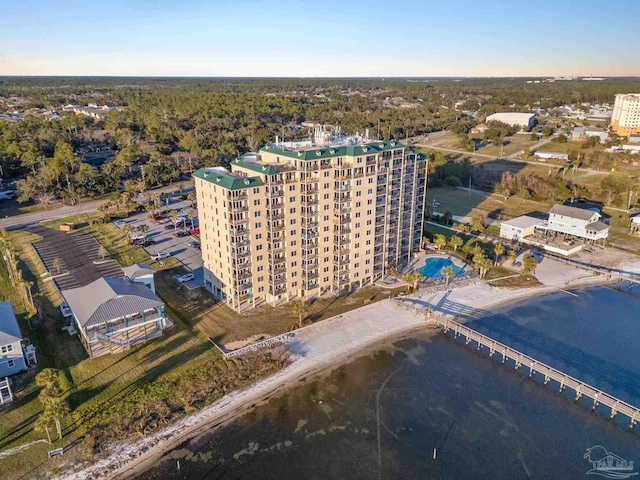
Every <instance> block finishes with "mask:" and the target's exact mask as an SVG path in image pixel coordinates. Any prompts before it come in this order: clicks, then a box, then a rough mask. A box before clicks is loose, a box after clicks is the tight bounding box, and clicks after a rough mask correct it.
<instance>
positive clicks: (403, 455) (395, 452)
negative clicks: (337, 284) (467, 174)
mask: <svg viewBox="0 0 640 480" xmlns="http://www.w3.org/2000/svg"><path fill="white" fill-rule="evenodd" d="M638 312H640V298H638V296H633V295H630V294H627V293H621V292H617V291H614V290H612V289H610V288H606V287H598V288H590V289H586V290H580V291H578V297H576V298H574V297H571V296H569V295H566V294H564V293H558V294H552V295H547V296H544V297H538V298H532V299H528V300H525V301H523V302H519V303H515V304H513V305H509V306H506V307H504V308H501V309H499V310H497V311H495V312H480V316H479V318H478V319H476V320H474V321H472V322H471V326H473V327H474V328H477V329H478V330H480V331H482V332H483V333H485V334H487V335H490V336H492V337H494V338H496V339H498V340H500V341H502V342H504V343H507V344H509V345H511V346H513V347H515V348H518V349H520V350H522V351H524V352H525V353H528V354H530V355H532V356H534V357H536V358H538V359H540V360H542V361H545V362H547V363H550V364H552V365H553V366H555V367H557V368H560V369H563V370H566V371H567V373H570V374H572V375H574V376H576V377H578V378H581V379H583V380H585V381H588V382H590V383H592V384H594V385H596V386H598V387H600V388H603V389H605V390H607V391H609V393H613V394H615V395H618V396H620V397H621V398H623V399H624V400H626V401H629V402H631V403H634V404H636V405H640V362H638V344H639V343H640V340H639V339H640V315H639V314H638ZM541 383H542V382H541V379H537V378H535V377H534V378H533V379H530V378H529V377H528V372H527V370H526V369H525V370H524V372H523V371H520V370H518V371H516V370H514V369H512V368H505V366H503V365H502V364H501V363H500V362H499V360H496V359H493V360H492V359H489V358H488V357H487V355H486V353H484V354H483V353H482V352H480V353H479V352H478V351H477V350H476V349H475V348H470V347H466V346H464V343H463V342H460V341H459V340H455V339H453V338H452V337H447V336H445V335H443V334H438V335H435V336H430V335H429V334H428V332H425V333H419V334H417V335H415V336H413V337H411V338H408V339H405V340H402V341H397V342H394V343H393V344H389V345H387V346H385V347H380V348H379V349H377V350H376V351H375V352H374V353H372V354H371V355H368V356H365V357H363V358H360V359H358V360H356V361H352V362H351V363H348V364H346V365H342V366H340V367H338V368H336V369H334V370H333V371H331V372H330V373H329V374H326V375H324V376H323V377H322V378H319V379H317V380H314V381H311V382H306V383H301V384H300V385H299V386H297V387H295V388H294V389H292V390H290V391H289V392H287V393H286V394H284V395H281V396H279V397H277V398H272V399H270V400H269V401H268V402H266V403H265V404H264V405H260V406H257V407H256V408H255V409H254V410H253V411H251V412H250V413H248V414H246V415H244V416H242V417H241V418H239V419H238V420H236V421H234V422H233V423H231V424H230V425H228V426H226V427H224V428H221V429H219V430H215V431H213V432H210V433H208V434H205V435H202V436H201V437H199V438H197V439H194V440H192V441H190V442H187V443H185V444H184V445H182V446H180V447H179V448H178V449H175V450H174V451H172V452H170V453H168V454H167V455H165V457H164V458H163V459H162V460H161V461H159V462H158V463H157V464H156V465H155V466H154V467H153V468H152V469H150V470H149V471H147V472H145V473H144V474H143V475H142V477H143V478H154V479H155V478H157V479H161V478H162V479H164V478H212V479H214V478H215V479H217V478H220V479H227V478H228V479H239V478H250V479H270V478H277V479H307V478H308V479H327V478H330V479H333V478H335V479H343V478H347V479H350V480H354V479H372V478H384V479H413V478H416V479H431V478H437V479H475V478H478V479H499V480H501V479H505V480H507V479H509V480H510V479H519V478H523V479H524V478H542V479H572V478H594V477H593V476H591V475H589V476H587V475H586V472H587V471H588V470H589V469H590V468H591V464H590V463H589V462H588V461H587V460H586V459H585V458H583V457H584V454H585V453H586V449H587V448H588V447H592V446H594V445H602V446H604V447H605V448H606V449H607V450H608V451H610V452H614V453H615V454H617V455H619V456H621V457H623V458H625V459H627V460H633V461H634V463H635V464H636V465H638V466H640V436H639V435H638V433H637V431H630V430H629V428H628V424H629V421H628V419H627V418H626V417H623V416H621V415H619V416H618V417H616V419H614V420H613V421H611V420H609V419H608V416H609V415H608V414H609V412H608V409H604V408H601V409H598V410H596V411H595V412H593V411H592V410H591V408H590V402H589V401H588V400H585V401H583V402H577V403H576V402H573V395H572V393H571V392H568V391H567V392H565V393H564V394H560V393H559V392H558V388H557V384H553V383H551V384H550V385H547V386H543V385H541ZM639 427H640V426H636V428H639ZM434 449H436V452H437V458H436V459H435V460H434V459H433V452H434ZM178 461H179V462H180V469H179V470H178V468H177V464H178ZM636 471H637V469H636ZM595 478H597V477H595Z"/></svg>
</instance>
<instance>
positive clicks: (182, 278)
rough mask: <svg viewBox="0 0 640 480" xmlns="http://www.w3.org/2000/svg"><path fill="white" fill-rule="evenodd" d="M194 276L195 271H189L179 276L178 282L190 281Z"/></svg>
mask: <svg viewBox="0 0 640 480" xmlns="http://www.w3.org/2000/svg"><path fill="white" fill-rule="evenodd" d="M194 278H196V277H195V275H194V274H193V273H187V274H186V275H182V276H180V277H178V283H184V282H190V281H191V280H193V279H194Z"/></svg>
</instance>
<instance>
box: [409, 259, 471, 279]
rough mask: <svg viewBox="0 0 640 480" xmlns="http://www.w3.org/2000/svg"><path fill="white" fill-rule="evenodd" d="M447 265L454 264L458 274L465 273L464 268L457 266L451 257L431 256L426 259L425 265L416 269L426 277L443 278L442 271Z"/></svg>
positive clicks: (454, 269) (455, 271)
mask: <svg viewBox="0 0 640 480" xmlns="http://www.w3.org/2000/svg"><path fill="white" fill-rule="evenodd" d="M447 266H452V267H453V271H454V273H455V274H456V275H461V274H463V273H464V268H462V267H459V266H457V265H456V264H455V263H453V262H452V261H451V259H450V258H449V257H429V258H427V259H426V261H425V263H424V265H423V266H422V267H420V268H417V269H416V271H417V272H419V273H420V274H422V275H423V276H425V277H429V278H442V277H443V275H442V273H440V272H441V271H442V268H443V267H447Z"/></svg>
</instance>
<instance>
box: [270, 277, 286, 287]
mask: <svg viewBox="0 0 640 480" xmlns="http://www.w3.org/2000/svg"><path fill="white" fill-rule="evenodd" d="M269 283H270V284H272V285H275V286H276V287H278V286H280V285H286V284H287V279H286V277H280V278H274V277H269Z"/></svg>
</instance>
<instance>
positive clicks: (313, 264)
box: [302, 257, 318, 270]
mask: <svg viewBox="0 0 640 480" xmlns="http://www.w3.org/2000/svg"><path fill="white" fill-rule="evenodd" d="M316 258H317V257H316ZM302 268H304V269H305V270H309V269H314V268H318V261H317V260H310V259H308V260H306V261H305V262H303V264H302Z"/></svg>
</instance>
